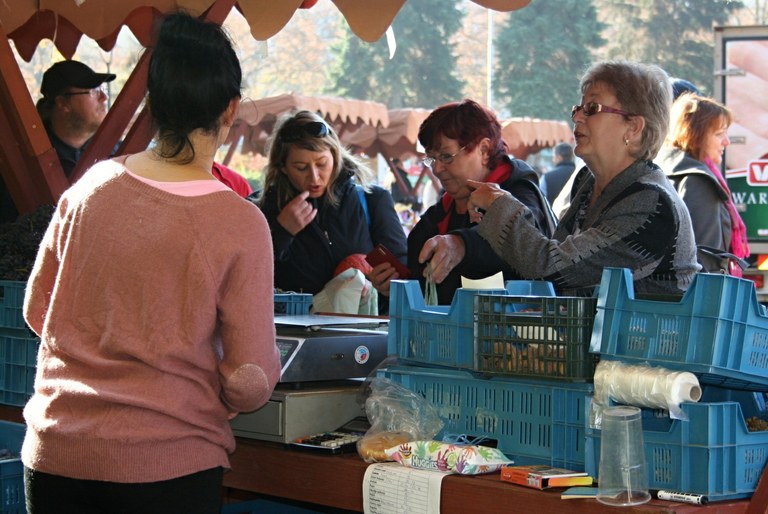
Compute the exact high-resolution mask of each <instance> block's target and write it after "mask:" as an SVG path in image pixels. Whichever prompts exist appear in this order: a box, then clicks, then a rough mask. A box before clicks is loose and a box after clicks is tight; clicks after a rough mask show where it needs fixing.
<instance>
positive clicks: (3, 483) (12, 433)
mask: <svg viewBox="0 0 768 514" xmlns="http://www.w3.org/2000/svg"><path fill="white" fill-rule="evenodd" d="M24 431H25V427H24V425H21V424H19V423H10V422H7V421H0V449H4V450H9V451H10V452H11V458H7V459H3V458H0V514H25V513H26V512H27V510H26V507H25V505H24V467H23V465H22V464H21V460H20V459H19V453H20V452H21V443H22V442H23V441H24Z"/></svg>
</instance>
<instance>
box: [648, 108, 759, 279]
mask: <svg viewBox="0 0 768 514" xmlns="http://www.w3.org/2000/svg"><path fill="white" fill-rule="evenodd" d="M732 121H733V117H732V115H731V111H730V110H729V109H728V108H727V107H726V106H724V105H722V104H721V103H718V102H716V101H715V100H713V99H711V98H706V97H703V96H699V95H697V94H693V93H686V94H682V95H681V96H680V97H679V98H678V99H677V100H676V101H675V103H674V104H672V123H671V128H670V131H669V135H668V136H667V140H666V144H665V147H664V148H662V150H661V152H660V153H659V156H658V158H657V160H656V162H658V163H659V166H661V167H662V168H663V169H664V171H665V172H666V173H667V176H668V177H669V179H670V180H671V181H672V183H673V184H674V185H675V187H676V188H677V191H678V193H680V196H681V197H682V199H683V201H684V202H685V204H686V205H687V206H688V212H689V213H690V214H691V221H692V222H693V232H694V234H695V235H696V244H697V246H698V250H699V262H700V263H701V265H702V268H703V270H704V271H706V272H710V273H728V274H731V275H735V276H739V277H740V276H742V268H741V267H740V266H739V265H738V264H737V262H738V261H737V259H743V258H745V257H748V256H749V246H748V244H747V230H746V227H745V226H744V222H743V221H742V219H741V216H740V215H739V212H738V211H737V210H736V206H735V205H734V204H733V200H732V199H731V191H730V189H729V188H728V184H727V182H726V181H725V178H724V177H723V175H722V173H721V171H720V165H721V164H722V162H723V152H724V151H725V147H726V146H728V144H729V143H730V140H729V139H728V127H729V126H730V125H731V122H732ZM729 254H730V255H731V256H732V257H729Z"/></svg>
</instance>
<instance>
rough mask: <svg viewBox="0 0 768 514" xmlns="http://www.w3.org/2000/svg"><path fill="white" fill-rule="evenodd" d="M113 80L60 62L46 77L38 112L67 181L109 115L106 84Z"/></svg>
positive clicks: (111, 76)
mask: <svg viewBox="0 0 768 514" xmlns="http://www.w3.org/2000/svg"><path fill="white" fill-rule="evenodd" d="M113 80H115V75H114V74H112V73H96V72H95V71H93V70H92V69H91V68H89V67H88V66H86V65H85V64H83V63H81V62H78V61H60V62H57V63H56V64H54V65H53V66H51V67H50V68H48V70H47V71H46V72H45V74H44V75H43V83H42V85H41V86H40V92H41V93H42V95H43V97H42V98H41V99H40V100H38V102H37V110H38V112H39V113H40V117H41V118H42V120H43V123H44V124H45V129H46V131H47V132H48V137H49V138H50V139H51V144H52V145H53V148H54V149H55V150H56V153H57V154H58V156H59V160H60V161H61V167H62V168H64V173H65V174H66V175H67V177H69V176H70V175H71V174H72V170H73V169H74V168H75V165H76V164H77V161H78V159H80V156H81V155H82V154H83V151H84V150H85V148H86V147H87V146H88V143H89V142H90V140H91V138H92V137H93V135H94V134H95V133H96V130H98V128H99V125H101V122H102V121H104V117H105V116H106V115H107V92H106V90H105V89H104V83H105V82H111V81H113Z"/></svg>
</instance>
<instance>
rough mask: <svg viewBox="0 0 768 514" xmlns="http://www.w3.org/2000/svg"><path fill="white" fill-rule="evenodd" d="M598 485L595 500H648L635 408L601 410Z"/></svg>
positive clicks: (613, 502)
mask: <svg viewBox="0 0 768 514" xmlns="http://www.w3.org/2000/svg"><path fill="white" fill-rule="evenodd" d="M597 485H598V488H597V501H599V502H600V503H605V504H606V505H614V506H629V505H640V504H641V503H645V502H647V501H648V500H650V499H651V495H650V493H649V492H648V467H647V466H646V465H645V448H644V447H643V424H642V420H641V417H640V409H638V408H637V407H625V406H620V407H608V408H606V409H605V410H604V411H603V421H602V427H601V435H600V468H599V471H598V484H597Z"/></svg>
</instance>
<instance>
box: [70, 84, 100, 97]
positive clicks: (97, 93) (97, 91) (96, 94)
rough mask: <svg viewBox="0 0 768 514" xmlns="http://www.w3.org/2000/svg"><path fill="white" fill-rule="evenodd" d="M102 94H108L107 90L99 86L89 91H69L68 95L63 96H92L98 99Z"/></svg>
mask: <svg viewBox="0 0 768 514" xmlns="http://www.w3.org/2000/svg"><path fill="white" fill-rule="evenodd" d="M102 94H103V95H106V94H107V90H106V88H105V87H104V86H97V87H94V88H92V89H89V90H88V91H69V92H67V93H62V94H61V96H77V95H91V96H94V97H96V98H98V97H99V96H100V95H102Z"/></svg>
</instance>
